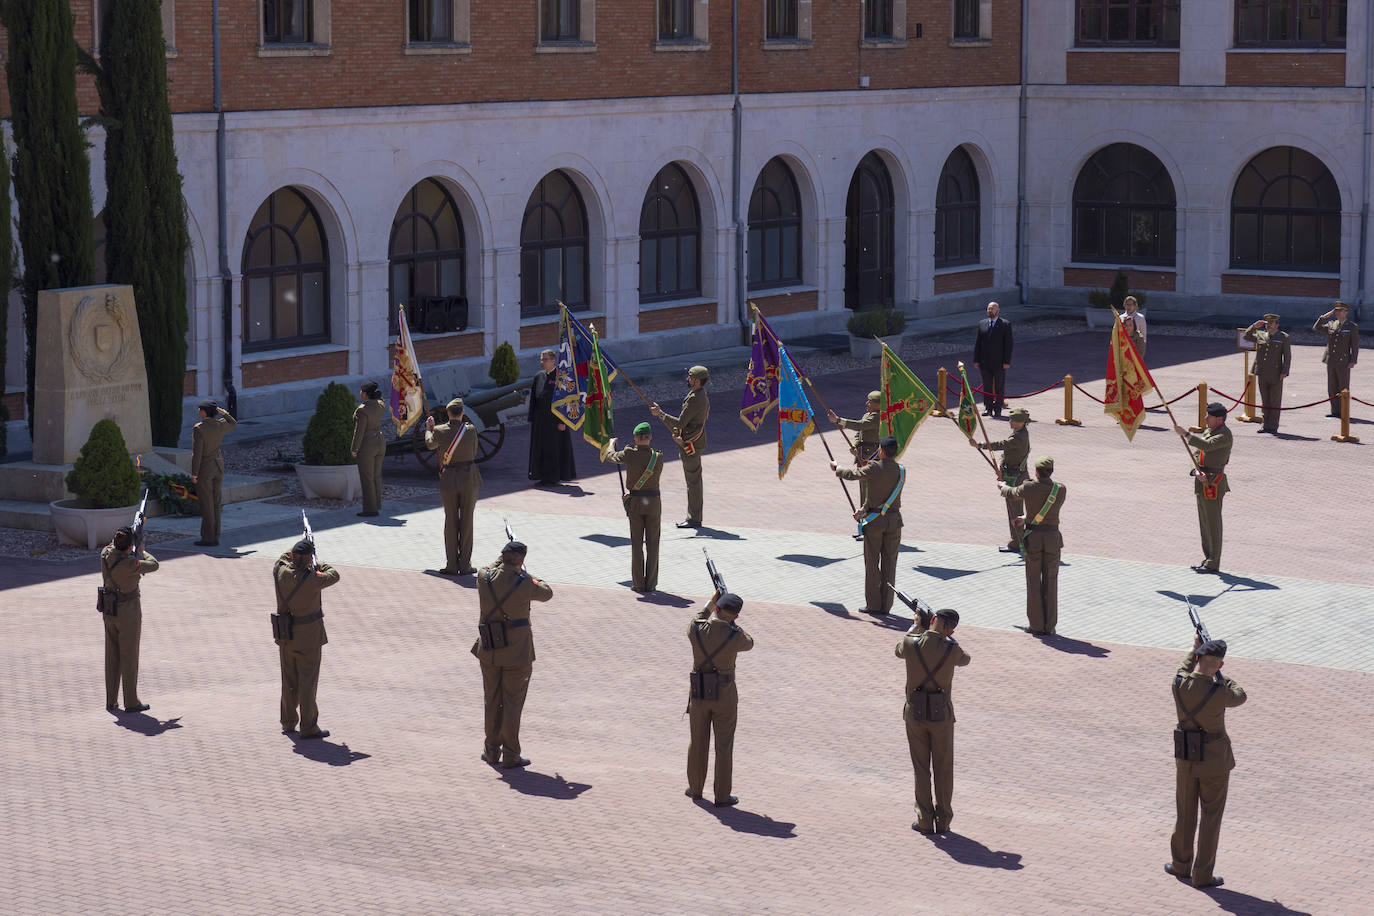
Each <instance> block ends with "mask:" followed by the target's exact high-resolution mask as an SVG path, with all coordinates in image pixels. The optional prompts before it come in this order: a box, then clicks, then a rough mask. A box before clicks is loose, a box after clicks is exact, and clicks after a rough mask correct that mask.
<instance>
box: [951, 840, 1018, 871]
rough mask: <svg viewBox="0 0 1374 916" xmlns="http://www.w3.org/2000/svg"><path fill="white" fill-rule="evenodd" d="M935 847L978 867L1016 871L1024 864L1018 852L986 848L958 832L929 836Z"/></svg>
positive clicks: (959, 861) (960, 862) (957, 859)
mask: <svg viewBox="0 0 1374 916" xmlns="http://www.w3.org/2000/svg"><path fill="white" fill-rule="evenodd" d="M930 841H931V842H932V843H934V844H935V847H936V848H937V849H939V850H940V851H941V852H943V853H944V854H945V855H947V856H949V857H950V858H951V859H953V860H954V861H956V862H958V863H959V864H960V865H977V866H978V867H979V868H1004V869H1006V870H1008V871H1018V870H1020V869H1022V868H1025V867H1026V866H1024V865H1022V864H1021V854H1020V853H1019V852H1002V851H1000V850H992V849H988V848H987V847H986V846H984V845H983V844H982V843H980V842H978V841H977V840H975V839H973V838H972V837H966V836H964V835H962V834H959V833H941V834H937V835H935V836H932V837H931V838H930Z"/></svg>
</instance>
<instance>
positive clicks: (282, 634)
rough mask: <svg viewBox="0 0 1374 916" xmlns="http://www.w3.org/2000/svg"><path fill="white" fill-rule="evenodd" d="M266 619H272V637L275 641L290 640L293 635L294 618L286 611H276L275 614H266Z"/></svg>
mask: <svg viewBox="0 0 1374 916" xmlns="http://www.w3.org/2000/svg"><path fill="white" fill-rule="evenodd" d="M267 617H268V619H269V620H271V621H272V639H273V640H275V641H276V642H290V641H291V638H292V637H293V636H295V632H296V631H295V627H294V623H295V618H293V617H292V616H291V615H290V614H288V613H287V612H286V611H278V612H277V613H275V614H268V615H267Z"/></svg>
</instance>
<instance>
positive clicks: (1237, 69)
mask: <svg viewBox="0 0 1374 916" xmlns="http://www.w3.org/2000/svg"><path fill="white" fill-rule="evenodd" d="M1226 85H1228V86H1344V85H1345V54H1344V53H1340V54H1334V53H1331V52H1314V51H1293V52H1290V53H1276V52H1273V51H1265V52H1262V53H1261V52H1246V51H1229V52H1227V54H1226Z"/></svg>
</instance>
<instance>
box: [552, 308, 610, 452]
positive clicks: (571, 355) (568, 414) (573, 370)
mask: <svg viewBox="0 0 1374 916" xmlns="http://www.w3.org/2000/svg"><path fill="white" fill-rule="evenodd" d="M592 349H593V346H592V335H591V332H590V331H588V330H587V328H586V326H585V325H584V324H582V322H580V321H578V320H577V317H576V316H574V315H573V314H572V313H571V312H569V311H568V307H567V306H565V305H562V304H561V303H560V304H559V319H558V368H557V369H556V370H555V373H554V393H553V407H552V410H553V415H554V416H555V417H557V418H558V421H559V422H560V423H562V424H564V425H565V426H567V427H568V428H569V429H581V428H582V419H583V413H584V411H585V410H586V401H587V373H588V366H589V363H590V361H591V358H592ZM601 362H602V365H603V366H605V369H606V375H605V382H606V385H607V388H608V390H609V386H610V383H611V382H612V381H614V380H615V377H616V376H617V375H619V374H620V369H619V368H618V367H617V366H616V364H615V362H614V361H613V360H612V359H611V358H610V357H609V356H607V355H606V354H605V353H602V354H601Z"/></svg>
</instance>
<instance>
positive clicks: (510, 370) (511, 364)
mask: <svg viewBox="0 0 1374 916" xmlns="http://www.w3.org/2000/svg"><path fill="white" fill-rule="evenodd" d="M487 375H489V376H491V380H492V381H493V382H495V383H496V385H497V387H500V386H502V385H509V384H510V383H511V382H513V381H515V380H516V379H518V378H520V364H519V363H518V362H516V361H515V348H514V347H512V346H511V345H510V344H509V343H502V344H501V346H499V347H497V348H496V352H495V353H493V354H492V355H491V368H490V369H488V370H487Z"/></svg>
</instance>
